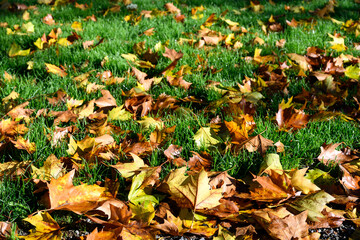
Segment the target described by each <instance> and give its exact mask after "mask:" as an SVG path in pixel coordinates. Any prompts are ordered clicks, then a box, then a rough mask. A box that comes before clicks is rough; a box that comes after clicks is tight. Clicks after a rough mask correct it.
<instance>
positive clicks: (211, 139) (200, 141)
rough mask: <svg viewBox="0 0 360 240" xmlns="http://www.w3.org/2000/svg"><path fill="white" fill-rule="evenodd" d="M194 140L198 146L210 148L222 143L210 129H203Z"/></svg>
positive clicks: (196, 134)
mask: <svg viewBox="0 0 360 240" xmlns="http://www.w3.org/2000/svg"><path fill="white" fill-rule="evenodd" d="M193 139H194V140H195V144H196V146H198V147H199V148H200V147H205V148H209V147H211V146H214V145H216V144H218V143H220V141H219V140H218V139H217V137H216V135H215V134H214V132H213V131H212V130H211V128H210V127H201V128H200V129H199V130H198V131H197V132H196V133H195V135H194V136H193Z"/></svg>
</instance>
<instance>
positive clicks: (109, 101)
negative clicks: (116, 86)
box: [95, 90, 116, 108]
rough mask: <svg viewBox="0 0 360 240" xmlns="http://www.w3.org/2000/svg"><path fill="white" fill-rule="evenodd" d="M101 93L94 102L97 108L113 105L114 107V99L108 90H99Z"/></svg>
mask: <svg viewBox="0 0 360 240" xmlns="http://www.w3.org/2000/svg"><path fill="white" fill-rule="evenodd" d="M101 94H102V95H103V96H102V97H101V98H99V99H97V100H96V101H95V104H96V105H97V106H98V107H99V108H113V107H116V100H115V98H114V97H113V96H112V95H111V93H110V92H109V91H108V90H101Z"/></svg>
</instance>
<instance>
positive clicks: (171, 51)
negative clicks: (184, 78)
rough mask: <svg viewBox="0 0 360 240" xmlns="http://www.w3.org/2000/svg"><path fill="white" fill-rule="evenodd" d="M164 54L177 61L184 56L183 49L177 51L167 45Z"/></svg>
mask: <svg viewBox="0 0 360 240" xmlns="http://www.w3.org/2000/svg"><path fill="white" fill-rule="evenodd" d="M163 56H164V57H167V58H169V59H170V60H171V61H175V60H179V59H180V58H182V57H183V56H184V54H183V53H182V52H181V51H179V52H176V51H175V50H174V49H170V48H167V47H165V53H163Z"/></svg>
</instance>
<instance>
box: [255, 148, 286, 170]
mask: <svg viewBox="0 0 360 240" xmlns="http://www.w3.org/2000/svg"><path fill="white" fill-rule="evenodd" d="M269 170H274V171H275V172H277V173H279V174H281V173H282V172H283V168H282V165H281V163H280V156H279V155H278V154H276V153H269V154H266V156H265V158H264V161H263V162H262V163H261V166H260V171H259V174H258V175H261V174H262V173H263V172H267V171H269Z"/></svg>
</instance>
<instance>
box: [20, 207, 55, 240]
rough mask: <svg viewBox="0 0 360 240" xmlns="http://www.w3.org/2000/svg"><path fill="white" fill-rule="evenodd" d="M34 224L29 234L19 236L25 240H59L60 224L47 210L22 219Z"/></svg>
mask: <svg viewBox="0 0 360 240" xmlns="http://www.w3.org/2000/svg"><path fill="white" fill-rule="evenodd" d="M24 221H27V222H29V223H31V224H32V225H34V226H35V230H33V231H31V233H30V234H29V235H26V236H19V237H20V238H22V239H26V240H41V239H44V240H61V231H60V226H59V225H58V224H57V222H56V221H55V220H54V219H53V218H52V217H51V215H50V214H49V213H48V212H38V213H37V214H36V215H34V216H30V217H27V218H25V219H24Z"/></svg>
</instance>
